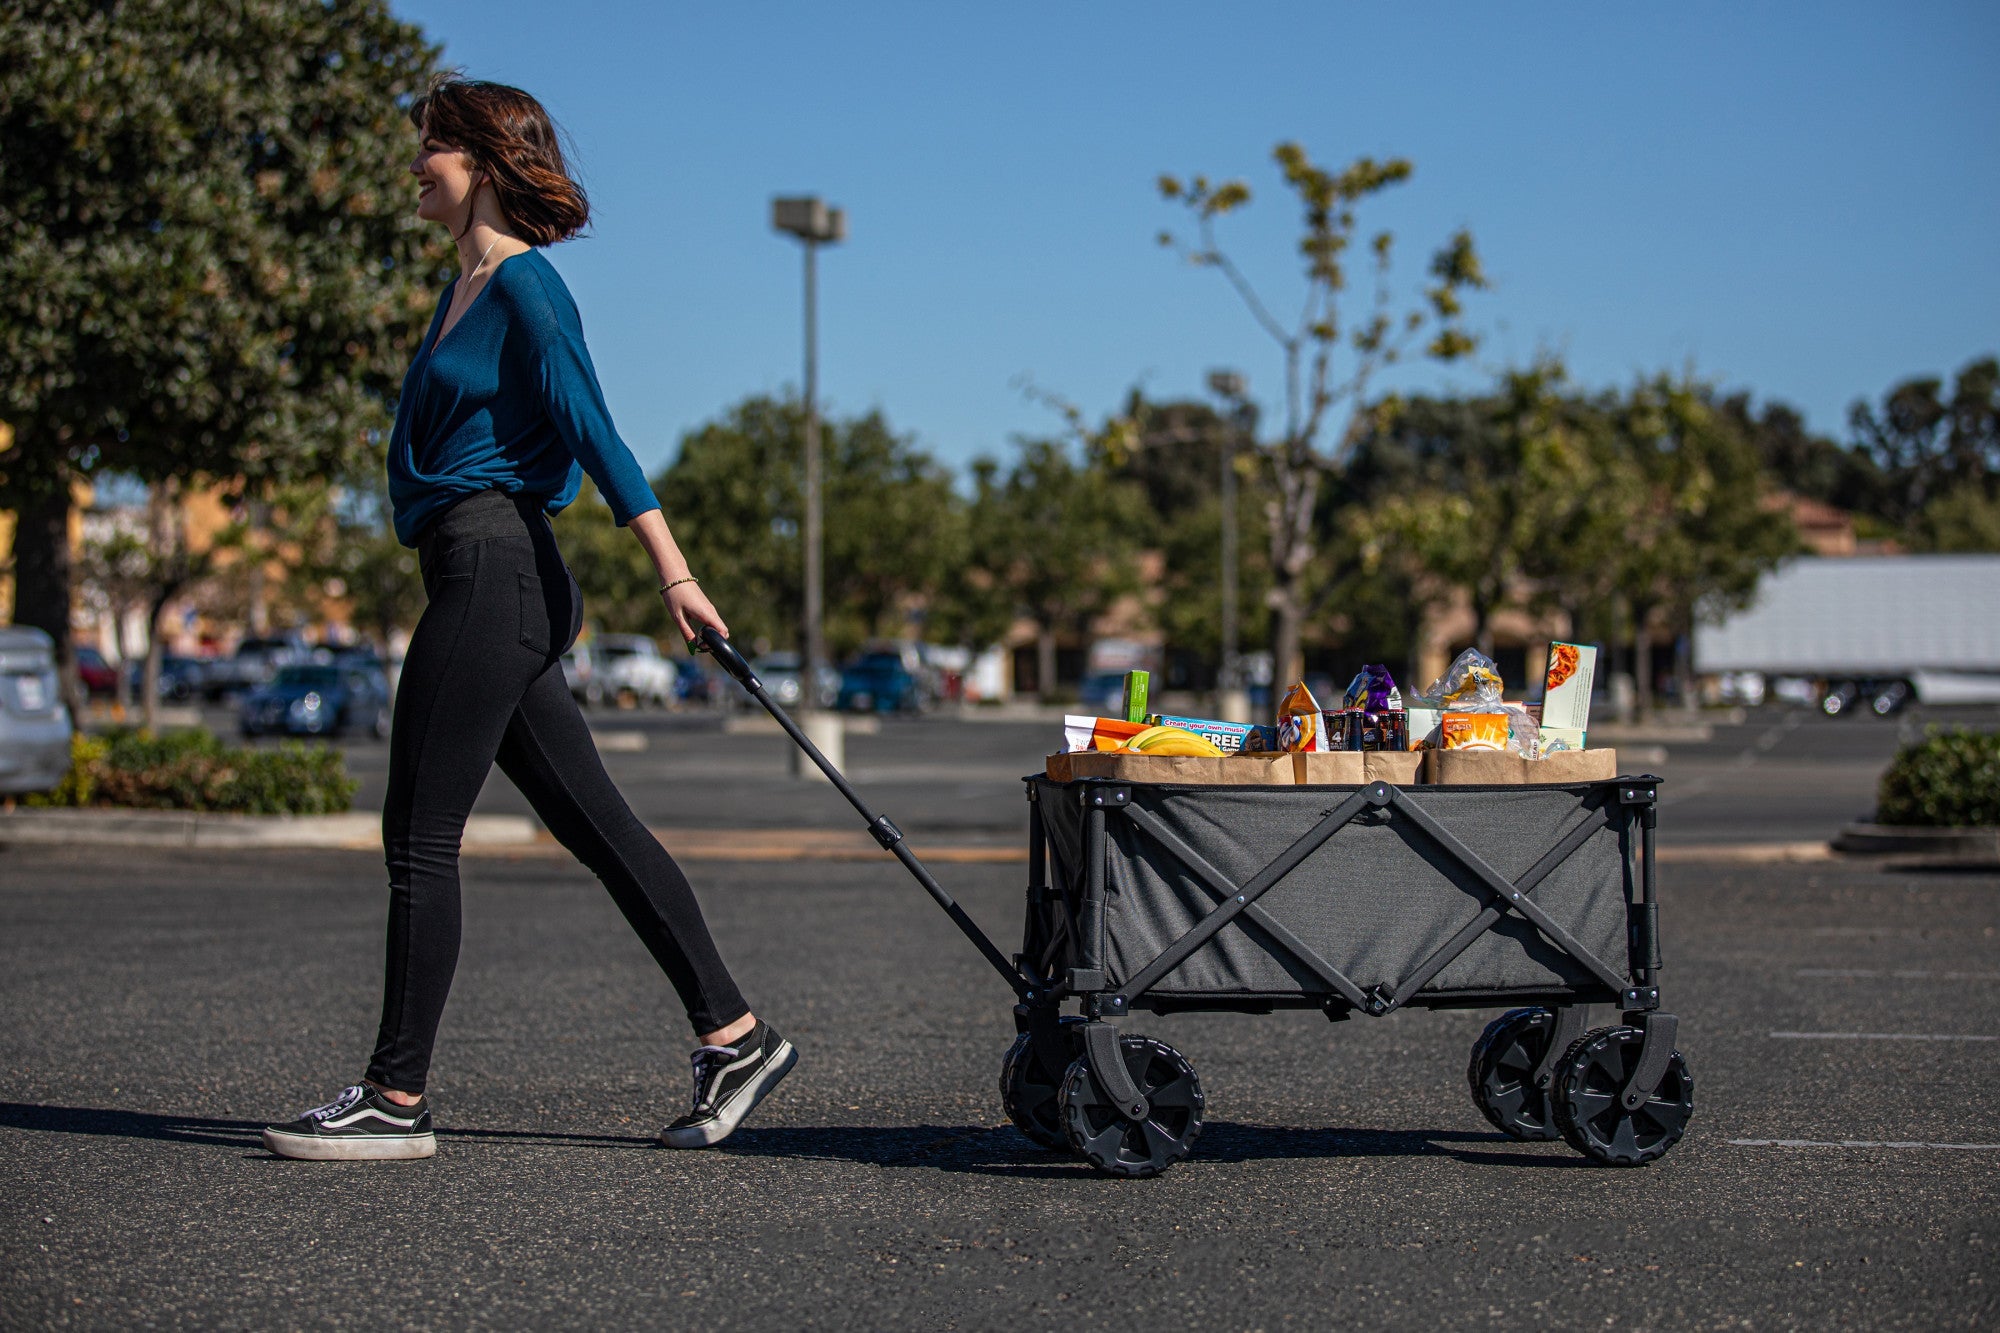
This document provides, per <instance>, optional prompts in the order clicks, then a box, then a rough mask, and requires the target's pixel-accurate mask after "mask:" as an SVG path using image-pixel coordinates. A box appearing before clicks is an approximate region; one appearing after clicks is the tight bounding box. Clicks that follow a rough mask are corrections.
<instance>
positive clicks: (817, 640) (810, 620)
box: [771, 195, 847, 713]
mask: <svg viewBox="0 0 2000 1333" xmlns="http://www.w3.org/2000/svg"><path fill="white" fill-rule="evenodd" d="M771 225H772V227H774V228H776V229H777V230H778V231H781V232H785V233H787V234H788V235H791V236H795V237H797V238H798V239H799V241H800V242H801V243H802V244H803V245H804V247H805V261H806V263H805V283H806V290H805V315H806V329H805V334H806V338H805V353H806V374H805V414H806V428H805V454H806V458H805V474H806V476H805V480H806V493H805V510H806V512H805V522H804V523H803V524H802V525H801V531H800V534H799V535H800V538H801V544H802V545H803V546H804V547H805V582H806V587H805V594H806V595H805V625H804V627H803V628H804V631H805V632H804V634H803V635H802V636H801V637H802V638H803V639H804V640H805V644H804V647H805V653H804V657H805V663H804V665H805V670H804V672H803V676H804V682H803V688H802V689H801V691H800V695H801V698H800V705H801V707H802V708H803V709H804V711H806V712H808V713H810V712H812V711H814V710H816V709H817V708H818V707H819V698H818V695H819V676H820V672H821V670H822V669H824V667H825V665H826V576H825V571H824V566H823V563H822V555H823V552H824V549H825V545H826V540H825V501H824V496H823V488H822V484H821V475H822V468H821V465H820V447H819V247H820V246H822V245H836V244H838V243H839V242H841V241H844V240H846V239H847V214H846V212H845V211H844V210H842V209H838V208H828V207H827V206H826V204H825V203H824V202H823V201H822V200H821V199H820V198H819V196H817V195H802V196H796V197H788V198H780V199H773V200H772V201H771Z"/></svg>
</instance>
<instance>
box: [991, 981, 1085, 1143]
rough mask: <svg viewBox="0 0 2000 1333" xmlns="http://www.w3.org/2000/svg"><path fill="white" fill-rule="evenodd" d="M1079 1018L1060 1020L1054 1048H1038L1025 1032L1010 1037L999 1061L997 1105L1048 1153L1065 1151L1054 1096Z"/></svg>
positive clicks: (1073, 1051) (1071, 1057) (1073, 1050)
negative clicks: (1011, 1040) (1058, 1041)
mask: <svg viewBox="0 0 2000 1333" xmlns="http://www.w3.org/2000/svg"><path fill="white" fill-rule="evenodd" d="M1082 1023H1083V1019H1081V1018H1079V1017H1076V1016H1074V1015H1072V1016H1069V1017H1066V1018H1064V1019H1062V1020H1061V1029H1062V1037H1063V1041H1062V1045H1061V1046H1059V1047H1057V1048H1056V1049H1055V1050H1039V1049H1037V1047H1036V1045H1035V1040H1034V1037H1033V1036H1032V1035H1031V1034H1029V1033H1026V1032H1023V1033H1022V1034H1021V1035H1020V1036H1018V1037H1016V1038H1014V1044H1013V1045H1012V1046H1010V1047H1008V1048H1007V1058H1006V1059H1005V1060H1002V1061H1001V1062H1000V1104H1001V1105H1002V1106H1004V1107H1006V1108H1007V1118H1008V1119H1009V1120H1012V1121H1013V1122H1014V1127H1015V1128H1016V1129H1018V1130H1020V1131H1021V1132H1022V1133H1023V1134H1026V1135H1027V1136H1028V1138H1029V1139H1030V1140H1031V1141H1032V1142H1034V1143H1035V1144H1037V1145H1038V1146H1040V1147H1043V1148H1047V1149H1048V1150H1049V1151H1050V1152H1068V1151H1069V1140H1068V1139H1067V1138H1065V1137H1063V1127H1062V1115H1061V1112H1060V1111H1059V1110H1058V1109H1057V1105H1056V1103H1057V1097H1058V1094H1059V1093H1060V1092H1061V1090H1062V1081H1063V1075H1064V1074H1065V1073H1067V1072H1068V1071H1069V1062H1070V1061H1071V1060H1074V1059H1075V1058H1076V1053H1077V1052H1076V1046H1077V1037H1076V1029H1077V1028H1078V1027H1080V1026H1081V1025H1082Z"/></svg>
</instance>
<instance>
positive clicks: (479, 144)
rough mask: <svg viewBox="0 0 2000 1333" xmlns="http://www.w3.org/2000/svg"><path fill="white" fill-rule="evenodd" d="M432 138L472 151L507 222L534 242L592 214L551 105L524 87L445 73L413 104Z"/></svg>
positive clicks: (563, 233) (414, 120)
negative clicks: (551, 115)
mask: <svg viewBox="0 0 2000 1333" xmlns="http://www.w3.org/2000/svg"><path fill="white" fill-rule="evenodd" d="M410 123H411V124H412V125H415V126H416V127H417V133H419V134H421V135H423V136H424V137H425V138H426V139H435V140H437V142H439V143H441V144H445V145H447V146H449V147H452V148H456V149H458V150H459V151H460V152H463V153H466V154H467V155H469V156H470V157H471V158H472V160H473V163H474V164H475V165H476V166H477V167H478V169H479V170H481V171H484V172H485V173H486V174H487V176H488V177H489V178H490V179H491V180H492V183H493V193H494V197H495V198H496V199H497V200H498V202H499V204H500V211H501V212H502V213H503V214H505V215H506V218H507V224H508V225H509V226H511V227H512V228H513V229H514V232H515V234H516V235H518V236H519V237H520V238H521V239H522V240H524V241H526V242H527V243H528V244H530V245H554V244H555V243H556V242H557V241H566V240H568V239H569V238H570V237H572V236H574V235H576V234H577V233H578V232H580V231H582V230H583V229H584V227H585V226H586V225H588V224H589V222H590V200H589V199H587V198H586V197H585V196H584V193H583V187H582V186H581V185H578V184H577V183H576V181H575V180H574V179H573V178H572V177H571V176H570V174H569V167H568V165H567V164H566V163H564V161H563V151H562V144H561V143H560V142H559V138H560V136H559V134H558V132H557V130H556V125H555V122H554V121H552V120H550V119H549V113H548V112H547V111H545V110H543V109H542V104H541V103H540V102H537V101H536V100H535V99H534V98H532V97H530V96H529V95H528V94H526V93H524V92H522V91H521V90H520V89H519V88H510V87H508V86H507V85H506V84H504V83H487V82H486V81H484V80H483V79H462V78H460V77H458V76H457V75H455V74H440V75H438V76H437V77H435V78H433V79H432V80H431V85H430V89H429V90H428V91H427V92H426V93H425V94H424V95H423V96H422V97H419V98H418V99H417V100H416V102H415V103H413V104H412V105H411V107H410Z"/></svg>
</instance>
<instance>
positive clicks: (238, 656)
mask: <svg viewBox="0 0 2000 1333" xmlns="http://www.w3.org/2000/svg"><path fill="white" fill-rule="evenodd" d="M311 655H312V649H311V648H310V647H309V646H308V645H307V643H306V641H305V639H304V638H303V637H302V636H301V635H297V634H280V635H272V636H266V637H262V638H253V639H245V640H243V642H241V643H239V644H237V645H236V651H235V653H234V654H232V655H231V656H228V657H222V658H217V659H216V660H215V661H213V662H211V663H209V665H208V679H207V680H206V681H205V682H204V684H203V687H202V688H203V691H204V692H205V693H206V694H207V695H208V697H209V698H210V699H220V698H222V697H223V696H225V695H229V694H237V693H240V692H241V691H243V690H252V689H255V688H257V687H258V686H259V685H262V684H264V683H265V682H266V681H268V680H270V679H272V678H273V677H274V676H276V675H277V673H278V671H279V669H280V668H281V667H286V666H291V665H293V664H294V663H302V662H304V661H306V659H307V658H309V657H310V656H311Z"/></svg>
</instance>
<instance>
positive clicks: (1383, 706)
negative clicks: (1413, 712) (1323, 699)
mask: <svg viewBox="0 0 2000 1333" xmlns="http://www.w3.org/2000/svg"><path fill="white" fill-rule="evenodd" d="M1342 702H1343V703H1344V704H1345V705H1346V706H1347V707H1348V708H1358V709H1361V710H1362V711H1364V712H1369V713H1387V712H1391V711H1395V712H1401V711H1402V708H1403V695H1402V692H1401V691H1399V690H1398V689H1397V688H1396V681H1395V678H1394V677H1392V676H1391V675H1390V674H1389V668H1388V667H1386V666H1364V667H1362V668H1361V670H1360V671H1359V672H1358V673H1357V674H1356V675H1355V677H1354V679H1353V680H1352V681H1351V682H1349V683H1348V686H1347V698H1346V699H1345V700H1343V701H1342Z"/></svg>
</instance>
